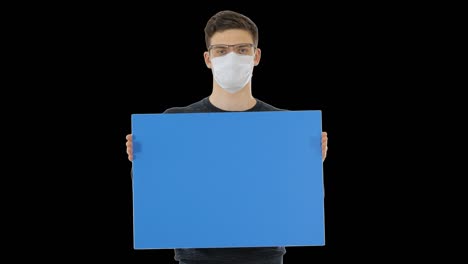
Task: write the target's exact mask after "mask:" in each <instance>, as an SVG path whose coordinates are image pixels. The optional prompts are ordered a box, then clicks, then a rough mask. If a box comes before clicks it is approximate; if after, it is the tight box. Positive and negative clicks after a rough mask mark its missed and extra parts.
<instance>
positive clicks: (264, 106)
mask: <svg viewBox="0 0 468 264" xmlns="http://www.w3.org/2000/svg"><path fill="white" fill-rule="evenodd" d="M255 110H256V111H288V110H286V109H281V108H278V107H276V106H273V105H271V104H269V103H266V102H264V101H262V100H260V99H257V105H256V107H255Z"/></svg>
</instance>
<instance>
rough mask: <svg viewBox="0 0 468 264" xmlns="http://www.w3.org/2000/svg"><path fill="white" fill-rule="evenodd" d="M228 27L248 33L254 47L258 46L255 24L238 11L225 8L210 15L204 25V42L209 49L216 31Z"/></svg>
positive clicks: (221, 30) (227, 28) (224, 29)
mask: <svg viewBox="0 0 468 264" xmlns="http://www.w3.org/2000/svg"><path fill="white" fill-rule="evenodd" d="M229 29H240V30H244V31H246V32H247V33H248V34H250V37H251V41H252V43H253V44H254V46H255V47H257V46H258V28H257V25H255V23H254V22H253V21H252V20H251V19H250V18H248V17H246V16H245V15H242V14H240V13H237V12H234V11H230V10H225V11H220V12H218V13H216V14H215V15H214V16H212V17H211V18H210V19H209V20H208V23H206V26H205V43H206V48H207V49H209V47H210V45H211V44H212V37H213V36H214V35H215V34H216V33H222V32H223V31H226V30H229Z"/></svg>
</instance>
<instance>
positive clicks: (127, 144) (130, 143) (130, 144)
mask: <svg viewBox="0 0 468 264" xmlns="http://www.w3.org/2000/svg"><path fill="white" fill-rule="evenodd" d="M125 146H127V147H131V146H133V143H132V142H131V141H127V143H125Z"/></svg>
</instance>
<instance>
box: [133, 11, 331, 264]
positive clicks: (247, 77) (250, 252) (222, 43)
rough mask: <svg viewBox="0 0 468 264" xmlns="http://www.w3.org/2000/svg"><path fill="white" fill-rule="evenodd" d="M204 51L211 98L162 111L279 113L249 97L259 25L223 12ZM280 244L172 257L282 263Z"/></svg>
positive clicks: (185, 262) (180, 252)
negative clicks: (210, 83) (210, 71)
mask: <svg viewBox="0 0 468 264" xmlns="http://www.w3.org/2000/svg"><path fill="white" fill-rule="evenodd" d="M205 41H206V47H207V51H206V52H204V54H203V56H204V59H205V63H206V66H207V67H208V68H210V69H211V70H212V73H213V90H212V93H211V95H210V96H208V97H205V98H203V99H202V100H200V101H198V102H195V103H193V104H191V105H188V106H185V107H173V108H169V109H167V110H166V111H165V112H164V113H196V112H232V111H282V110H281V109H278V108H276V107H274V106H271V105H269V104H267V103H265V102H263V101H261V100H259V99H256V98H254V97H253V96H252V83H251V78H252V72H253V68H254V66H256V65H258V63H259V62H260V55H261V51H260V49H259V48H258V47H257V44H258V29H257V26H256V25H255V24H254V22H252V20H250V19H249V18H248V17H246V16H244V15H242V14H239V13H237V12H233V11H221V12H218V13H217V14H215V15H214V16H213V17H211V18H210V19H209V21H208V23H207V25H206V27H205ZM126 139H127V143H126V145H127V154H128V159H129V160H130V161H132V160H133V144H132V135H131V134H130V135H127V137H126ZM327 140H328V139H327V134H326V133H325V132H323V133H322V155H323V160H325V157H326V154H327ZM285 253H286V250H285V248H284V247H259V248H215V249H175V260H177V261H179V262H180V264H191V263H217V264H221V263H245V264H247V263H256V264H280V263H282V262H283V255H284V254H285Z"/></svg>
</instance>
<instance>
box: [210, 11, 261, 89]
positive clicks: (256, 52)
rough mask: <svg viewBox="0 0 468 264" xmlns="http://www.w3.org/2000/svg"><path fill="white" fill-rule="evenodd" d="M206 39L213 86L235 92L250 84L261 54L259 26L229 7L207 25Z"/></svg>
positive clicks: (217, 14) (212, 18) (213, 17)
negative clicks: (213, 81)
mask: <svg viewBox="0 0 468 264" xmlns="http://www.w3.org/2000/svg"><path fill="white" fill-rule="evenodd" d="M205 42H206V47H207V51H206V52H205V53H204V54H203V56H204V59H205V63H206V65H207V67H208V68H210V69H212V70H213V75H214V80H215V87H221V88H224V89H225V90H226V91H228V92H231V93H235V92H237V91H239V90H241V89H242V88H244V87H245V86H247V85H250V79H251V77H252V71H253V67H254V66H256V65H258V63H259V61H260V54H261V53H260V49H259V48H258V47H257V46H258V29H257V26H256V25H255V23H254V22H253V21H252V20H251V19H250V18H248V17H246V16H245V15H242V14H240V13H237V12H234V11H229V10H226V11H220V12H218V13H216V14H215V15H214V16H212V17H211V18H210V19H209V20H208V23H207V24H206V27H205Z"/></svg>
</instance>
